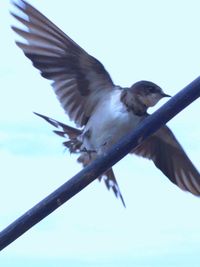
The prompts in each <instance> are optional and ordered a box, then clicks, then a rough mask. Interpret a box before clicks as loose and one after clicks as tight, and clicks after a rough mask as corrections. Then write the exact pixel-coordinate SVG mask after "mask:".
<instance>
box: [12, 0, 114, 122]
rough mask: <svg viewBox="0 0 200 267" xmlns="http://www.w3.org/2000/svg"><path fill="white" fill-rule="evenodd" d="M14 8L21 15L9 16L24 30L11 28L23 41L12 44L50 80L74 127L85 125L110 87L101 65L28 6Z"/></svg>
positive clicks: (109, 81)
mask: <svg viewBox="0 0 200 267" xmlns="http://www.w3.org/2000/svg"><path fill="white" fill-rule="evenodd" d="M14 4H15V6H16V7H17V8H18V9H19V10H20V11H21V12H20V13H22V14H23V15H25V16H21V15H17V14H12V15H13V16H14V17H15V18H16V19H17V20H18V21H20V22H21V23H22V24H23V25H24V26H26V30H22V29H19V28H17V27H12V29H13V30H14V31H15V32H16V33H17V34H19V35H20V36H21V37H23V38H24V39H25V41H26V42H25V43H22V42H16V44H17V45H18V46H19V47H20V48H21V49H22V50H23V52H24V54H25V55H26V56H27V57H28V58H29V59H30V60H31V61H32V63H33V65H34V66H35V67H36V68H37V69H39V70H40V72H41V75H42V76H43V77H44V78H47V79H50V80H53V83H52V86H53V89H54V91H55V93H56V95H57V97H58V99H59V101H60V102H61V105H62V106H63V108H64V110H65V111H66V113H67V114H68V115H69V117H70V119H72V120H74V121H75V123H76V124H77V125H78V126H83V125H85V124H86V123H87V121H88V119H89V117H90V115H91V113H92V111H93V109H94V107H95V106H96V105H97V103H98V101H100V99H101V97H103V95H104V94H105V93H107V92H109V90H112V88H113V86H114V84H113V82H112V80H111V78H110V76H109V74H108V72H107V71H106V70H105V68H104V66H103V65H102V64H101V63H100V62H99V61H98V60H97V59H95V58H94V57H92V56H90V55H89V54H88V53H87V52H85V51H84V50H83V49H82V48H81V47H80V46H79V45H78V44H76V43H75V42H74V41H73V40H72V39H71V38H70V37H69V36H67V35H66V34H65V33H64V32H62V31H61V30H60V29H59V28H58V27H57V26H55V25H54V24H53V23H52V22H51V21H50V20H49V19H47V18H46V17H45V16H44V15H43V14H41V13H40V12H39V11H38V10H36V9H35V8H34V7H32V6H31V5H30V4H28V3H26V2H25V1H23V0H21V1H20V2H19V4H16V3H14Z"/></svg>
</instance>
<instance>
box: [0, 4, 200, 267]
mask: <svg viewBox="0 0 200 267" xmlns="http://www.w3.org/2000/svg"><path fill="white" fill-rule="evenodd" d="M29 2H30V3H31V4H33V5H34V6H35V7H36V8H38V9H39V10H40V11H42V12H43V13H44V14H45V15H46V16H47V17H48V18H50V19H51V20H52V21H53V22H55V23H56V24H57V25H58V26H59V27H61V28H62V29H63V30H64V31H65V32H66V33H67V34H68V35H69V36H70V37H72V38H73V39H74V40H75V41H76V42H77V43H78V44H79V45H81V46H82V47H83V48H84V49H85V50H87V51H88V52H89V53H90V54H92V55H93V56H95V57H96V58H98V59H99V60H100V61H101V62H102V63H103V64H104V66H105V67H106V69H107V70H108V71H109V72H110V74H111V76H112V78H113V80H114V82H115V83H116V84H120V85H121V86H130V85H131V84H132V83H134V82H135V81H137V80H141V79H147V80H151V81H153V82H155V83H158V84H159V85H160V86H161V87H162V88H163V89H164V91H166V93H169V94H171V95H174V94H175V93H176V92H178V91H179V90H180V89H182V88H183V87H184V86H185V85H187V84H188V83H189V82H191V81H192V80H193V79H195V78H196V77H197V76H199V74H200V34H199V32H200V15H199V10H200V3H199V1H197V0H196V1H195V0H190V1H181V0H176V1H174V0H168V1H159V0H149V1H148V0H140V1H134V0H132V1H131V0H125V1H116V0H109V1H107V0H101V1H94V0H93V1H92V0H84V1H80V0H73V1H68V0H65V1H64V0H58V1H48V0H43V1H39V0H32V1H31V0H30V1H29ZM11 9H12V10H13V7H12V6H11V4H10V2H9V1H7V0H4V1H1V2H0V20H1V57H0V58H1V64H0V79H1V100H0V101H1V104H0V129H1V131H0V162H1V168H0V173H1V175H0V176H1V180H0V183H1V186H0V203H1V205H0V228H1V229H3V228H4V227H5V226H7V225H8V224H9V223H11V222H12V221H13V220H14V219H16V218H17V217H18V216H20V215H21V214H22V213H24V212H25V211H26V210H27V209H29V208H31V207H32V206H33V205H34V204H36V203H37V202H38V201H40V200H41V199H42V198H43V197H45V196H46V195H47V194H49V193H50V192H51V191H53V190H54V189H56V188H57V187H58V186H60V185H61V184H62V183H64V182H65V181H66V180H67V179H68V178H70V177H71V176H72V175H73V174H75V173H77V172H78V170H80V166H79V165H78V164H76V160H75V157H74V156H70V155H68V154H67V153H63V151H64V150H63V148H62V146H61V142H62V139H60V138H59V137H57V136H55V135H54V134H53V133H52V132H51V129H52V127H51V126H50V125H48V124H47V123H45V122H44V121H42V120H40V119H39V118H37V117H35V116H34V115H33V113H32V111H37V112H40V113H44V114H46V115H49V116H52V117H53V118H55V119H58V120H62V121H64V122H67V123H68V119H67V118H66V116H65V114H64V112H63V110H62V108H61V107H60V105H59V103H58V101H57V99H56V97H55V95H54V93H53V92H52V89H51V86H50V83H49V82H48V81H47V80H45V79H43V78H41V77H40V75H39V74H38V71H37V70H35V69H34V68H33V67H32V66H31V64H30V62H29V61H28V59H26V58H25V56H24V55H23V54H22V52H21V51H20V50H19V49H18V48H17V47H16V46H15V44H14V40H15V39H16V38H17V36H16V35H15V34H14V33H13V32H12V31H11V30H10V25H11V24H15V25H16V24H17V22H15V21H14V19H12V18H11V16H10V15H9V10H11ZM163 103H164V101H163V102H161V103H160V104H163ZM169 126H170V128H171V129H172V130H173V132H174V133H175V135H176V136H177V138H178V139H179V141H180V142H181V144H182V145H183V147H184V148H185V150H186V151H187V153H188V155H189V157H190V158H191V159H192V161H193V162H194V163H195V165H196V166H197V168H198V169H199V167H200V164H199V163H200V162H199V151H200V127H199V100H198V101H196V102H195V103H193V104H192V105H191V106H190V107H188V108H187V109H186V110H185V111H183V112H182V113H181V114H179V115H178V116H177V117H176V118H175V119H173V120H172V121H171V122H170V123H169ZM114 169H115V173H116V176H117V177H118V182H119V184H120V187H121V191H122V193H123V196H124V198H125V201H126V205H127V209H124V208H123V206H122V205H121V203H120V201H119V200H116V199H115V197H114V196H113V194H112V193H109V192H107V190H106V189H105V186H104V185H103V184H99V183H98V182H96V181H95V182H94V183H93V184H91V185H90V186H88V187H87V188H86V189H85V190H83V191H82V192H81V193H80V194H79V195H77V196H75V197H74V198H73V199H71V200H70V201H69V202H68V203H66V204H65V205H64V206H62V207H61V208H60V209H58V210H57V211H56V212H54V213H53V214H51V215H50V216H49V217H48V218H46V219H45V220H43V221H42V222H41V223H40V224H38V225H37V226H35V227H34V228H32V229H31V230H30V231H28V233H26V234H25V235H23V236H22V237H20V238H19V239H18V240H17V241H16V242H14V243H13V244H11V245H10V246H9V247H7V248H6V249H5V250H4V251H2V252H1V255H0V263H1V266H4V267H5V266H6V267H11V266H15V267H16V266H17V267H18V266H20V267H25V266H26V267H27V266H28V267H29V266H30V267H35V266H37V267H38V266H39V267H40V266H42V267H46V266H48V267H64V266H72V267H76V266H78V267H79V266H97V267H107V266H109V267H112V266H116V267H118V266H120V267H121V266H137V267H157V266H159V267H160V266H163V267H179V266H181V267H197V266H199V265H200V212H199V211H200V199H198V198H196V197H194V196H192V195H190V194H187V193H184V192H182V191H181V190H179V189H178V188H177V187H176V186H174V185H173V184H172V183H170V182H169V181H168V179H167V178H165V177H164V175H163V174H162V173H161V172H160V171H158V170H157V169H156V168H155V167H154V165H153V164H152V163H151V162H149V161H147V160H144V159H140V158H137V157H135V156H128V157H127V158H126V159H123V160H122V161H121V162H120V163H118V164H117V165H116V166H115V168H114Z"/></svg>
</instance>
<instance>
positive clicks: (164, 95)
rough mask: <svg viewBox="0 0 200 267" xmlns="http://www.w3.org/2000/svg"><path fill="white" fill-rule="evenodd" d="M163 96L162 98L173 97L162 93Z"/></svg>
mask: <svg viewBox="0 0 200 267" xmlns="http://www.w3.org/2000/svg"><path fill="white" fill-rule="evenodd" d="M161 95H162V97H171V95H167V94H165V93H162V94H161Z"/></svg>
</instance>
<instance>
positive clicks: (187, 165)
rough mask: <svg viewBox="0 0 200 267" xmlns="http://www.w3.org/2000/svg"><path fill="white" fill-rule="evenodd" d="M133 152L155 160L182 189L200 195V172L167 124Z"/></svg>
mask: <svg viewBox="0 0 200 267" xmlns="http://www.w3.org/2000/svg"><path fill="white" fill-rule="evenodd" d="M131 153H135V154H137V155H139V156H142V157H144V158H148V159H151V160H153V162H154V164H155V165H156V167H158V168H159V169H160V170H161V171H162V172H163V173H164V174H165V175H166V176H167V177H168V178H169V179H170V180H171V181H172V182H173V183H174V184H176V185H178V186H179V187H180V188H181V189H182V190H185V191H189V192H190V193H192V194H194V195H198V196H199V195H200V174H199V172H198V170H197V169H196V168H195V166H194V165H193V163H192V162H191V160H190V159H189V158H188V156H187V155H186V153H185V152H184V150H183V148H182V147H181V145H180V144H179V143H178V141H177V140H176V138H175V136H174V135H173V133H172V132H171V130H170V129H169V128H168V127H167V126H164V127H162V128H161V129H160V130H158V131H157V132H156V133H155V134H154V135H152V136H151V137H149V138H148V139H147V140H146V141H144V142H143V143H142V144H141V145H139V146H138V147H137V148H136V149H134V150H133V151H132V152H131Z"/></svg>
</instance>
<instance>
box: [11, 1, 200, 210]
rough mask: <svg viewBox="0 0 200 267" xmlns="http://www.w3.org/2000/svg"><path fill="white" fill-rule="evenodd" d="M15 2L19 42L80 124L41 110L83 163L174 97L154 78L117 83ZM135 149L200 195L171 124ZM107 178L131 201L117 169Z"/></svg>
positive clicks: (110, 185)
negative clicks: (70, 123) (161, 102)
mask: <svg viewBox="0 0 200 267" xmlns="http://www.w3.org/2000/svg"><path fill="white" fill-rule="evenodd" d="M14 5H15V6H16V7H17V8H18V9H19V11H20V13H19V14H20V15H19V14H16V13H15V14H13V13H12V15H13V16H14V17H15V18H16V19H17V20H18V21H19V22H21V23H22V24H23V26H25V27H26V28H25V29H24V28H23V29H20V28H18V27H15V26H13V27H12V29H13V30H14V31H15V32H16V33H17V34H19V35H20V36H21V37H22V38H24V40H25V42H19V41H17V42H16V44H17V45H18V46H19V47H20V48H21V49H22V51H23V52H24V54H25V55H26V57H28V58H29V59H30V60H31V61H32V64H33V66H34V67H36V68H37V69H38V70H39V71H40V74H41V75H42V77H44V78H46V79H49V80H52V81H53V82H52V87H53V90H54V91H55V94H56V96H57V98H58V100H59V101H60V103H61V105H62V107H63V108H64V110H65V112H66V113H67V115H68V116H69V118H70V119H71V120H73V121H74V122H75V124H76V126H77V128H73V127H71V126H68V125H65V124H63V123H61V122H58V121H56V120H54V119H51V118H49V117H47V116H44V115H41V114H38V113H36V114H37V115H39V116H40V117H42V118H43V119H45V120H46V121H47V122H49V123H50V124H52V125H53V126H55V127H56V128H57V129H56V130H55V133H56V134H58V135H60V136H62V137H64V138H66V139H65V141H64V142H63V144H64V146H65V147H66V148H68V149H69V151H70V152H71V153H76V154H79V157H78V162H80V163H82V164H83V166H86V165H88V164H89V163H90V162H91V161H93V160H94V159H95V158H96V157H97V156H98V155H101V154H103V153H105V152H107V151H108V150H109V149H110V148H111V147H112V146H113V144H115V143H116V142H117V141H118V140H119V139H120V138H121V137H122V136H124V135H126V134H127V133H129V132H130V131H133V129H134V128H135V127H136V126H137V125H138V124H139V123H140V122H141V121H142V120H144V119H145V118H146V117H147V116H149V115H148V113H147V109H148V108H149V107H152V106H154V105H155V104H157V102H158V101H159V100H160V99H162V98H163V97H169V95H167V94H165V93H164V92H163V90H162V89H161V88H160V86H158V85H156V84H155V83H153V82H150V81H139V82H136V83H134V84H133V85H132V86H131V87H130V88H123V87H120V86H116V85H115V84H114V82H113V81H112V79H111V77H110V75H109V73H108V72H107V71H106V69H105V68H104V66H103V65H102V64H101V62H99V61H98V60H97V59H96V58H94V57H92V56H91V55H89V54H88V53H87V52H86V51H85V50H84V49H83V48H81V47H80V46H79V45H78V44H77V43H75V42H74V41H73V40H72V39H71V38H70V37H69V36H68V35H66V34H65V33H64V32H63V31H61V30H60V29H59V28H58V27H57V26H56V25H55V24H53V23H52V22H51V21H50V20H49V19H48V18H47V17H45V16H44V15H43V14H42V13H40V12H39V11H38V10H37V9H35V8H34V7H33V6H31V5H30V4H29V3H27V2H26V1H23V0H21V1H18V2H17V3H14ZM130 153H131V154H136V155H138V156H141V157H144V158H148V159H150V160H152V161H153V162H154V164H155V166H156V167H157V168H158V169H160V170H161V171H162V172H163V174H164V175H165V176H167V177H168V178H169V179H170V180H171V181H172V182H173V183H174V184H176V185H177V186H179V187H180V188H181V189H182V190H185V191H189V192H191V193H192V194H194V195H197V196H199V195H200V174H199V172H198V170H197V169H196V168H195V166H194V165H193V163H192V162H191V161H190V159H189V158H188V156H187V155H186V153H185V152H184V150H183V148H182V147H181V145H180V144H179V142H178V141H177V139H176V138H175V136H174V134H173V133H172V132H171V130H170V129H169V128H168V127H167V126H163V127H162V128H160V129H159V130H158V131H157V132H156V133H154V134H153V135H152V136H151V137H149V138H148V139H147V140H146V141H144V142H143V143H142V144H140V145H139V146H137V147H136V148H135V149H133V150H132V151H131V152H130ZM102 179H103V180H104V181H105V184H106V186H107V188H108V189H112V190H113V192H114V193H115V195H116V196H117V197H119V198H121V200H122V202H123V204H124V205H125V203H124V200H123V197H122V194H121V192H120V189H119V186H118V183H117V180H116V178H115V175H114V172H113V169H112V168H111V169H109V170H107V171H106V172H105V173H104V174H103V175H102V176H101V177H99V180H102Z"/></svg>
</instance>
